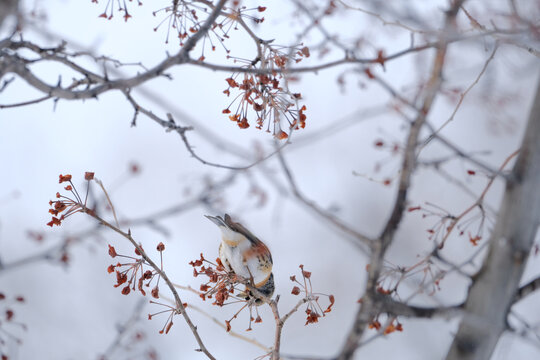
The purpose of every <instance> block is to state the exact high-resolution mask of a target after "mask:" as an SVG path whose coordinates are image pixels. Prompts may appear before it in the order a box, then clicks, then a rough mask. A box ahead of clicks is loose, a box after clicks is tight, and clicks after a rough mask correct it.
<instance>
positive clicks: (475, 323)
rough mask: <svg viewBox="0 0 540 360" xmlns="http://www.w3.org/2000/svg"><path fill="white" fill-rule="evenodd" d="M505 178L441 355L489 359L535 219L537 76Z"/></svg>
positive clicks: (539, 161) (538, 214) (539, 132)
mask: <svg viewBox="0 0 540 360" xmlns="http://www.w3.org/2000/svg"><path fill="white" fill-rule="evenodd" d="M509 179H510V180H508V181H507V184H506V190H505V195H504V199H503V201H502V205H501V208H500V211H499V215H498V218H497V223H496V225H495V228H494V230H493V234H492V236H491V239H490V247H489V251H488V254H487V256H486V258H485V260H484V264H483V266H482V269H481V270H480V271H479V273H478V274H477V275H476V276H475V277H474V279H473V283H472V285H471V288H470V291H469V295H468V297H467V300H466V303H465V313H466V315H465V316H464V318H463V319H462V320H461V324H460V326H459V330H458V332H457V334H456V336H455V338H454V342H453V343H452V346H451V347H450V351H449V352H448V355H447V357H446V359H447V360H458V359H460V360H468V359H475V360H480V359H489V358H490V357H491V354H492V353H493V350H494V349H495V346H496V345H497V341H498V340H499V337H500V336H501V334H502V333H503V331H504V330H505V329H506V325H507V316H508V313H509V311H510V308H511V306H512V300H513V299H514V295H515V294H516V291H517V290H518V287H519V282H520V280H521V276H522V274H523V270H524V269H525V264H526V261H527V258H528V256H529V254H530V251H531V248H532V245H533V243H534V239H535V235H536V230H537V228H538V225H539V222H540V221H539V219H540V190H539V189H540V81H539V82H538V88H537V90H536V95H535V98H534V102H533V105H532V109H531V112H530V114H529V121H528V124H527V129H526V131H525V136H524V139H523V144H522V147H521V151H520V153H519V156H518V158H517V160H516V164H515V166H514V168H513V170H512V173H511V174H510V178H509Z"/></svg>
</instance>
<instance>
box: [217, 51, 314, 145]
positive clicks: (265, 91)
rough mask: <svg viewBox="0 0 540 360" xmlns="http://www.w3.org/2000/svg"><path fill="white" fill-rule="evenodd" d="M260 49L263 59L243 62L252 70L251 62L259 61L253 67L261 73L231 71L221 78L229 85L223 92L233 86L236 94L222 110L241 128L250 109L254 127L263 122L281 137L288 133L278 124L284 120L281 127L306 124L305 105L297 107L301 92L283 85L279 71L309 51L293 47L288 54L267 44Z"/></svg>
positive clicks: (228, 93) (282, 78)
mask: <svg viewBox="0 0 540 360" xmlns="http://www.w3.org/2000/svg"><path fill="white" fill-rule="evenodd" d="M264 49H265V50H264V53H263V58H261V59H257V60H256V61H254V62H252V63H250V64H248V65H247V68H253V69H255V65H256V64H257V63H260V64H261V65H260V67H259V68H257V69H258V70H262V71H263V72H264V73H260V74H248V73H244V74H235V75H233V76H232V77H230V78H227V79H225V80H226V81H227V84H228V85H229V86H228V87H227V89H225V90H224V91H223V93H224V94H226V95H227V96H230V95H231V89H237V90H238V92H239V93H238V95H236V96H235V98H234V100H233V102H232V103H231V104H230V105H229V106H228V107H227V108H226V109H224V110H223V111H222V112H223V113H224V114H230V115H229V119H230V120H232V121H235V122H236V123H237V124H238V126H239V127H240V128H241V129H245V128H248V127H249V126H250V124H249V121H248V117H249V116H250V112H254V113H255V116H256V119H257V120H256V124H257V125H256V128H257V129H262V128H263V126H264V124H265V122H266V124H267V125H266V131H267V132H271V133H272V134H273V135H274V136H275V137H276V138H277V139H280V140H282V139H286V138H288V136H289V135H288V134H287V133H286V132H285V131H284V130H283V127H282V124H284V123H287V127H286V128H285V130H289V129H299V128H304V127H305V126H306V114H305V113H304V112H305V111H306V106H305V105H303V106H301V107H299V106H298V101H299V100H300V99H302V95H301V94H300V93H292V92H290V91H289V89H288V86H287V84H283V82H284V81H285V80H286V78H285V77H284V75H283V73H284V71H285V70H286V67H287V65H288V64H289V63H290V62H299V61H301V60H302V59H303V58H306V57H309V55H310V54H309V49H308V48H307V47H303V48H301V49H300V50H297V51H296V52H294V53H293V55H292V56H291V55H288V54H286V53H283V52H281V51H278V50H275V49H273V48H271V47H270V46H265V48H264ZM235 104H236V105H235ZM231 108H233V110H232V111H231ZM271 128H272V130H271Z"/></svg>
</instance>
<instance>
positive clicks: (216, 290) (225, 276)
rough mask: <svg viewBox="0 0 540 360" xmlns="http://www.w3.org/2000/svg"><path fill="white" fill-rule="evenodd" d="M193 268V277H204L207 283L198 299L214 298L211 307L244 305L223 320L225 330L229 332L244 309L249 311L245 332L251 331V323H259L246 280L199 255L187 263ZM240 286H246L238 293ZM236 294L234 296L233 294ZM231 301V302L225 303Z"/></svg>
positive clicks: (260, 320)
mask: <svg viewBox="0 0 540 360" xmlns="http://www.w3.org/2000/svg"><path fill="white" fill-rule="evenodd" d="M189 264H190V265H191V266H193V276H195V277H198V276H200V275H204V276H206V277H208V281H207V282H206V283H204V284H202V285H201V286H200V291H201V293H200V297H201V298H202V299H203V300H206V299H212V298H214V302H213V303H212V305H217V306H224V305H227V304H232V303H243V304H244V305H243V306H242V307H241V308H240V309H239V310H238V311H237V312H236V313H235V314H234V315H233V316H232V317H231V318H230V319H229V320H225V329H226V330H227V331H230V330H231V322H232V320H233V319H236V318H237V317H238V315H239V314H240V313H241V312H242V311H243V310H244V309H246V308H248V309H249V326H248V328H247V329H246V331H250V330H252V328H251V324H252V322H255V323H261V322H262V318H261V316H260V315H259V311H258V309H257V306H255V305H258V304H259V303H257V302H256V299H255V298H254V297H252V296H248V295H247V294H252V292H251V291H250V290H248V287H249V285H248V282H247V281H246V279H242V278H240V277H239V276H237V275H236V274H235V273H234V272H227V271H226V270H225V267H224V266H223V264H222V263H221V260H220V259H219V258H217V259H216V263H215V264H214V263H212V262H211V261H208V260H206V259H205V258H204V255H203V254H201V255H200V258H199V259H197V260H194V261H191V262H190V263H189ZM241 284H245V285H246V289H245V290H244V291H239V289H238V288H237V287H238V286H240V285H241ZM235 292H236V294H235ZM229 299H231V300H232V301H230V302H226V301H227V300H229ZM253 310H255V314H256V316H255V317H254V316H253Z"/></svg>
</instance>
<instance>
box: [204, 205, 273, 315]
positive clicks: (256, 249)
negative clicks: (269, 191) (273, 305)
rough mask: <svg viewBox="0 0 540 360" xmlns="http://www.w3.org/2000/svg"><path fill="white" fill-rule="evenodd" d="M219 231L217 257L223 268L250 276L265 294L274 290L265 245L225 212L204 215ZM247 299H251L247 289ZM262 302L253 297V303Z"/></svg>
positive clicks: (240, 274)
mask: <svg viewBox="0 0 540 360" xmlns="http://www.w3.org/2000/svg"><path fill="white" fill-rule="evenodd" d="M205 216H206V217H207V218H208V219H209V220H210V221H212V222H213V223H214V224H216V225H217V226H218V227H219V229H220V230H221V244H220V245H219V258H220V260H221V262H222V263H223V266H224V267H225V269H226V270H227V271H229V272H231V271H233V272H234V273H235V274H236V275H239V276H242V277H244V278H246V279H250V280H251V282H252V284H253V286H254V287H255V288H257V290H258V291H259V292H260V293H262V294H263V295H265V296H267V297H271V296H272V294H273V293H274V289H275V285H274V274H272V255H271V254H270V250H268V247H267V246H266V245H265V244H264V243H263V242H262V241H261V240H259V239H258V238H257V237H256V236H255V235H253V234H252V233H251V232H250V231H249V230H248V229H246V228H245V227H244V226H242V224H239V223H235V222H233V221H232V220H231V217H230V216H229V215H228V214H225V217H224V219H223V218H221V216H209V215H205ZM244 296H245V298H246V300H249V299H250V298H253V297H254V296H253V294H252V293H251V292H248V293H247V294H245V295H244ZM262 303H263V301H262V300H261V299H257V298H256V299H255V304H257V305H260V304H262Z"/></svg>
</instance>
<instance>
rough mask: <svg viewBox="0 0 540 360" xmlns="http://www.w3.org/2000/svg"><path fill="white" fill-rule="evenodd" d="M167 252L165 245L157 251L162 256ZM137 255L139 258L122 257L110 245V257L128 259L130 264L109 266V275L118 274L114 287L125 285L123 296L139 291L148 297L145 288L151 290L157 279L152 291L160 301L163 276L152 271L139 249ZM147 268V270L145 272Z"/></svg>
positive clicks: (136, 249)
mask: <svg viewBox="0 0 540 360" xmlns="http://www.w3.org/2000/svg"><path fill="white" fill-rule="evenodd" d="M139 247H140V248H141V249H142V245H140V244H139ZM164 250H165V245H163V243H161V242H160V243H159V244H158V246H157V251H159V253H160V255H162V253H163V251H164ZM134 251H135V255H137V257H133V256H129V255H120V254H118V253H117V252H116V249H115V248H114V247H113V246H111V245H109V255H110V256H111V257H112V258H116V257H121V258H124V259H128V262H125V263H120V262H118V263H116V264H113V265H109V267H108V268H107V272H108V273H109V274H111V273H113V272H115V273H116V284H115V285H114V287H119V286H122V285H124V287H123V288H122V294H124V295H128V294H129V293H130V292H131V290H133V291H135V290H136V289H138V290H139V291H140V292H141V294H142V295H143V296H146V291H145V290H144V288H145V287H146V288H149V287H150V285H151V284H152V281H153V280H154V278H157V280H156V282H155V283H156V284H155V285H154V287H153V288H152V290H151V291H150V294H151V295H152V297H154V298H156V299H159V280H160V277H161V275H160V274H158V273H157V271H156V270H154V269H152V268H151V267H150V265H149V264H148V263H147V262H146V260H145V259H144V258H143V257H142V254H141V252H140V251H139V249H138V248H135V250H134ZM145 266H146V270H145ZM161 267H163V256H161Z"/></svg>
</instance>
